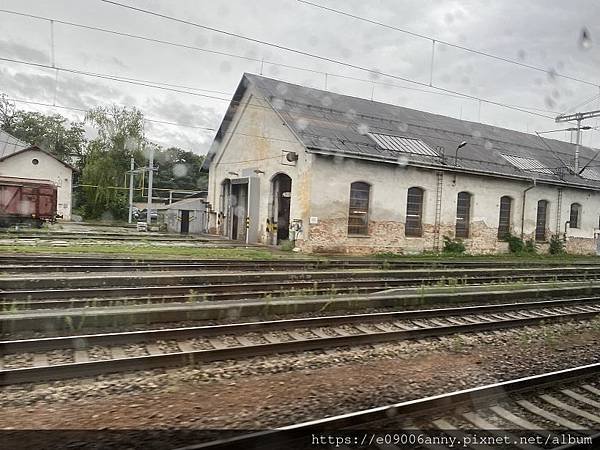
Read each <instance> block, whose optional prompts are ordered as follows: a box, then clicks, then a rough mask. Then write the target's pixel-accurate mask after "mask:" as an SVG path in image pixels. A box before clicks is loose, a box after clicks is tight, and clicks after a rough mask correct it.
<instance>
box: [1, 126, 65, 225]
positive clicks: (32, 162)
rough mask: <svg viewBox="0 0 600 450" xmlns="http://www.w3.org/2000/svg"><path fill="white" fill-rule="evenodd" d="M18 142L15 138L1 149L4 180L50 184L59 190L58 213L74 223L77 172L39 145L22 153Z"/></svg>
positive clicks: (23, 149) (26, 148) (22, 150)
mask: <svg viewBox="0 0 600 450" xmlns="http://www.w3.org/2000/svg"><path fill="white" fill-rule="evenodd" d="M0 139H2V136H0ZM16 141H18V140H16V138H13V140H11V141H10V143H11V144H10V145H8V144H7V146H6V147H2V146H0V150H2V153H0V176H6V177H19V178H27V179H30V180H50V181H51V182H53V183H54V184H55V185H56V187H57V192H58V203H57V208H56V211H57V213H58V214H59V215H60V216H61V217H62V218H63V219H64V220H71V206H72V202H73V192H72V190H73V172H74V171H75V170H76V169H75V168H74V167H73V166H71V165H69V164H67V163H66V162H64V161H61V160H60V159H58V158H57V157H56V156H54V155H52V154H51V153H50V152H48V151H46V150H44V149H41V148H40V147H37V146H35V145H34V146H27V147H25V148H20V149H19V148H18V147H17V145H20V144H17V143H16ZM13 144H14V145H13Z"/></svg>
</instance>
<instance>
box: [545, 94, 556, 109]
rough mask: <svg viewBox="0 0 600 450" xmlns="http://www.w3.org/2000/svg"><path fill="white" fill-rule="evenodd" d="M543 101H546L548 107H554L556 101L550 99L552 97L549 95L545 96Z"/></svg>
mask: <svg viewBox="0 0 600 450" xmlns="http://www.w3.org/2000/svg"><path fill="white" fill-rule="evenodd" d="M544 103H546V106H547V107H548V108H554V106H556V102H555V101H554V100H553V99H552V97H549V96H546V98H545V99H544Z"/></svg>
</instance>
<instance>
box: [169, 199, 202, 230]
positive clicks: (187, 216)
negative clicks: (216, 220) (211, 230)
mask: <svg viewBox="0 0 600 450" xmlns="http://www.w3.org/2000/svg"><path fill="white" fill-rule="evenodd" d="M158 214H159V219H158V220H159V222H162V223H164V224H166V226H167V231H169V232H172V233H182V234H201V233H206V232H207V231H208V213H207V209H206V200H205V199H203V198H186V199H184V200H180V201H178V202H174V203H171V204H170V205H165V206H162V207H160V208H159V209H158Z"/></svg>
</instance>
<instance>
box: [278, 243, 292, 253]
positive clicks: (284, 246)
mask: <svg viewBox="0 0 600 450" xmlns="http://www.w3.org/2000/svg"><path fill="white" fill-rule="evenodd" d="M279 248H280V249H281V250H283V251H284V252H291V251H292V250H294V241H281V242H280V243H279Z"/></svg>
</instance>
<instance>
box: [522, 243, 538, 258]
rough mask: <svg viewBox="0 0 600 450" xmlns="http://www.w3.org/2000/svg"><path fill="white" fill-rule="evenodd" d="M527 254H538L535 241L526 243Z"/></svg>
mask: <svg viewBox="0 0 600 450" xmlns="http://www.w3.org/2000/svg"><path fill="white" fill-rule="evenodd" d="M524 250H525V253H527V254H529V255H534V254H536V253H537V247H536V246H535V241H533V239H529V240H528V241H527V242H525V249H524Z"/></svg>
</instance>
